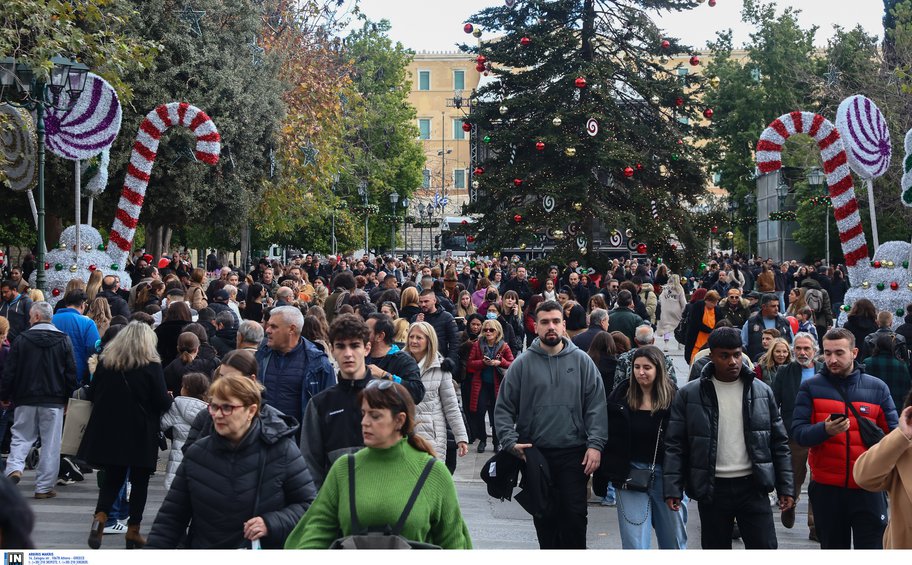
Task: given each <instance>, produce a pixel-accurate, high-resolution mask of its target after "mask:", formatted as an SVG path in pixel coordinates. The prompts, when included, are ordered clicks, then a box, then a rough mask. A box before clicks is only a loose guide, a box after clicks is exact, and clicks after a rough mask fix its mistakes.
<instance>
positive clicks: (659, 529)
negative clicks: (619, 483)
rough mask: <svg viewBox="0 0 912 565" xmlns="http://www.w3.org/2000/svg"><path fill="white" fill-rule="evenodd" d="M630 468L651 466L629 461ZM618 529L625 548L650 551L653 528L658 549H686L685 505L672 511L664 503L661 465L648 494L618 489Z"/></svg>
mask: <svg viewBox="0 0 912 565" xmlns="http://www.w3.org/2000/svg"><path fill="white" fill-rule="evenodd" d="M630 466H631V467H633V468H637V469H648V468H649V467H650V464H648V463H639V462H636V461H632V462H631V463H630ZM617 495H618V499H617V510H618V528H619V529H620V531H621V547H623V548H624V549H650V546H651V544H652V530H653V528H655V533H656V540H657V541H658V544H659V549H687V529H686V528H685V524H686V523H687V504H686V503H685V502H684V501H682V502H681V509H680V510H678V511H677V512H675V511H674V510H671V509H669V508H668V505H667V504H665V495H664V493H663V488H662V466H661V465H656V468H655V476H654V478H653V480H652V485H651V486H650V487H649V492H637V491H635V490H627V489H618V491H617Z"/></svg>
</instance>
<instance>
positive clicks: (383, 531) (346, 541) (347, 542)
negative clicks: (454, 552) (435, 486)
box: [329, 455, 441, 549]
mask: <svg viewBox="0 0 912 565" xmlns="http://www.w3.org/2000/svg"><path fill="white" fill-rule="evenodd" d="M435 462H436V459H434V458H433V457H432V458H431V459H430V460H428V462H427V464H426V465H425V466H424V470H423V471H422V472H421V476H420V477H418V483H417V484H415V488H414V489H412V495H411V496H410V497H409V499H408V502H407V503H406V504H405V509H404V510H403V511H402V514H401V515H400V516H399V521H397V522H396V525H395V526H393V527H390V526H389V525H388V524H387V525H386V526H383V527H382V528H365V527H363V526H362V525H361V522H360V521H359V520H358V512H357V509H356V508H355V456H354V455H349V456H348V506H349V513H350V514H351V531H352V532H353V533H352V535H350V536H346V537H343V538H339V539H337V540H336V541H334V542H333V543H332V545H330V546H329V548H330V549H441V547H440V546H438V545H433V544H430V543H423V542H419V541H412V540H410V539H406V538H405V537H403V536H402V530H403V529H404V528H405V521H406V520H408V517H409V514H410V513H411V512H412V507H413V506H414V505H415V501H416V500H417V499H418V495H419V494H420V493H421V489H422V488H423V487H424V483H425V481H427V478H428V475H430V474H431V469H433V468H434V463H435Z"/></svg>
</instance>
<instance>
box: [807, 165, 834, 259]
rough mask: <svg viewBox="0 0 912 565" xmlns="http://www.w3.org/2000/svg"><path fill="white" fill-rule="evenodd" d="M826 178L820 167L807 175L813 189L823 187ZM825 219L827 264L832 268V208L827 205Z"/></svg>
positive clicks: (824, 211) (824, 208)
mask: <svg viewBox="0 0 912 565" xmlns="http://www.w3.org/2000/svg"><path fill="white" fill-rule="evenodd" d="M825 178H826V175H825V174H823V171H822V170H820V168H819V167H814V168H813V169H811V170H810V171H808V174H807V181H808V184H809V185H811V186H813V187H820V186H822V185H823V181H824V179H825ZM823 213H824V217H825V218H826V264H827V266H828V267H829V266H830V206H829V205H826V206H824V207H823Z"/></svg>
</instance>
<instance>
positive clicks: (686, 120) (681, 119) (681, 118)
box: [678, 116, 690, 126]
mask: <svg viewBox="0 0 912 565" xmlns="http://www.w3.org/2000/svg"><path fill="white" fill-rule="evenodd" d="M678 123H681V124H684V125H685V126H686V125H688V124H689V123H690V118H688V117H687V116H678Z"/></svg>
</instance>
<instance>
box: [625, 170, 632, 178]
mask: <svg viewBox="0 0 912 565" xmlns="http://www.w3.org/2000/svg"><path fill="white" fill-rule="evenodd" d="M624 176H625V177H627V178H630V177H632V176H633V167H626V168H625V169H624Z"/></svg>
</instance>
